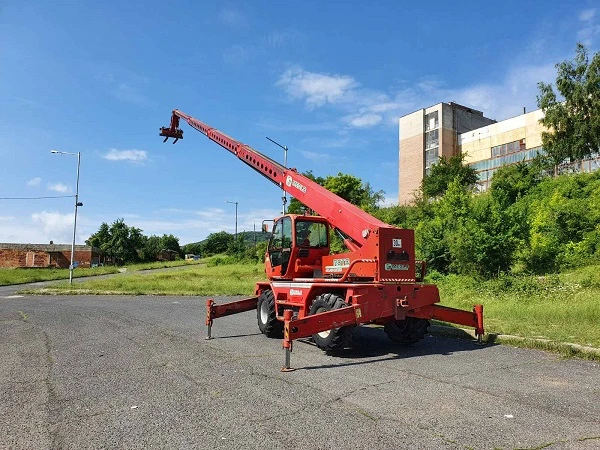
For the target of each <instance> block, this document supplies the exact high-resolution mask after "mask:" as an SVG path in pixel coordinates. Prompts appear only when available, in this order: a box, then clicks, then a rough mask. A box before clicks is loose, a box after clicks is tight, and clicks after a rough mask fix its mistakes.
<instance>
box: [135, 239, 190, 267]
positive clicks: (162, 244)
mask: <svg viewBox="0 0 600 450" xmlns="http://www.w3.org/2000/svg"><path fill="white" fill-rule="evenodd" d="M142 241H143V246H142V249H141V259H142V261H155V260H156V257H157V255H159V254H160V252H162V251H164V250H172V251H174V252H177V254H178V255H179V253H180V252H181V248H180V247H179V238H176V237H175V236H173V235H172V234H168V235H167V234H163V235H162V236H161V237H159V236H155V235H152V236H150V237H146V236H144V238H143V239H142Z"/></svg>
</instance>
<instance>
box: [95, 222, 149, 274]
mask: <svg viewBox="0 0 600 450" xmlns="http://www.w3.org/2000/svg"><path fill="white" fill-rule="evenodd" d="M144 239H145V238H144V235H143V234H142V230H140V229H139V228H135V227H129V226H127V224H126V223H125V221H124V220H123V219H117V220H115V221H114V222H113V223H112V224H111V225H110V227H109V226H108V225H107V224H106V223H102V225H100V229H99V230H98V232H96V233H94V234H92V235H91V236H90V237H89V238H88V239H87V240H86V241H85V242H86V244H87V245H93V246H94V247H99V248H100V249H101V250H102V251H103V252H104V253H105V254H106V255H108V256H110V257H111V258H113V261H114V262H119V263H128V262H135V261H138V260H139V259H140V258H139V254H138V250H141V249H142V247H143V245H144Z"/></svg>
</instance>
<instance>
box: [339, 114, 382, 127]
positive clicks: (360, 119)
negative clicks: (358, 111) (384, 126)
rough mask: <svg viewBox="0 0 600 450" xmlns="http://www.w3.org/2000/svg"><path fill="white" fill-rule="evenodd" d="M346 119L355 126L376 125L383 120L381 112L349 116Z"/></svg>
mask: <svg viewBox="0 0 600 450" xmlns="http://www.w3.org/2000/svg"><path fill="white" fill-rule="evenodd" d="M346 120H347V121H348V123H349V124H350V125H351V126H352V127H354V128H366V127H372V126H375V125H377V124H379V123H381V121H382V120H383V117H381V116H380V115H379V114H373V113H367V114H362V115H358V116H354V117H352V116H350V117H347V118H346Z"/></svg>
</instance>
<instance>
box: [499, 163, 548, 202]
mask: <svg viewBox="0 0 600 450" xmlns="http://www.w3.org/2000/svg"><path fill="white" fill-rule="evenodd" d="M542 164H543V160H542V159H539V158H536V159H535V160H534V162H533V163H529V164H528V163H524V162H520V163H518V164H513V165H509V166H503V167H500V168H499V169H498V170H497V171H496V172H495V173H494V177H493V178H492V185H491V187H490V192H491V194H492V197H493V198H494V200H495V201H496V202H498V204H499V205H500V206H502V207H508V206H510V205H512V204H513V203H515V202H516V201H517V200H518V199H519V198H521V197H522V196H523V195H525V194H526V193H527V192H529V191H530V190H531V189H532V188H533V187H535V186H537V185H538V184H539V182H540V181H541V180H542V178H543V177H544V167H543V165H542Z"/></svg>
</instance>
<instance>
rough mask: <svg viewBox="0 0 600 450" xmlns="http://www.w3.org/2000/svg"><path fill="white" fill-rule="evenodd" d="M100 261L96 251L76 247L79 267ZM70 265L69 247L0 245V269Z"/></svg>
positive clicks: (64, 267) (75, 257) (66, 267)
mask: <svg viewBox="0 0 600 450" xmlns="http://www.w3.org/2000/svg"><path fill="white" fill-rule="evenodd" d="M93 258H94V259H95V262H97V260H98V259H100V260H102V257H101V254H100V252H99V251H98V249H95V248H93V247H89V246H86V245H76V246H75V255H74V260H75V261H76V262H77V263H78V266H79V267H90V266H91V262H92V259H93ZM70 265H71V246H70V245H53V244H49V245H45V244H0V267H3V268H14V267H58V268H63V269H68V268H69V266H70Z"/></svg>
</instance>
